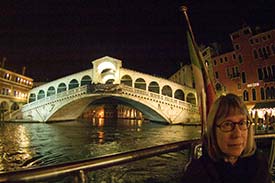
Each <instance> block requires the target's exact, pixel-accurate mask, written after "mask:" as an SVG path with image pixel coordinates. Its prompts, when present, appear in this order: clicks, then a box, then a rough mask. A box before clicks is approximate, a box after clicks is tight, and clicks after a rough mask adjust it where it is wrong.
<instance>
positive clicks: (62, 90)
mask: <svg viewBox="0 0 275 183" xmlns="http://www.w3.org/2000/svg"><path fill="white" fill-rule="evenodd" d="M66 90H67V86H66V84H65V83H63V82H62V83H60V84H59V85H58V87H57V93H61V92H64V91H66Z"/></svg>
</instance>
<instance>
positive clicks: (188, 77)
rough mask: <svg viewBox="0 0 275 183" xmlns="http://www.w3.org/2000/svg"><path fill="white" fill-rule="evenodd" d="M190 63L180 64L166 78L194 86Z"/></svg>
mask: <svg viewBox="0 0 275 183" xmlns="http://www.w3.org/2000/svg"><path fill="white" fill-rule="evenodd" d="M192 72H193V71H192V66H191V65H181V66H180V69H179V70H178V71H177V72H175V73H174V74H173V75H172V76H170V77H169V78H168V79H169V80H171V81H174V82H175V83H178V84H181V85H184V86H188V87H191V88H194V86H195V85H194V77H193V74H192Z"/></svg>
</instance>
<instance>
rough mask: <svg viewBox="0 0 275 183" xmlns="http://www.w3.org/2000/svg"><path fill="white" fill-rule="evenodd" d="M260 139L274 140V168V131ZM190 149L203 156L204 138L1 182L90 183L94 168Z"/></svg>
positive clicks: (273, 155)
mask: <svg viewBox="0 0 275 183" xmlns="http://www.w3.org/2000/svg"><path fill="white" fill-rule="evenodd" d="M255 138H256V140H257V139H271V140H272V144H271V148H270V153H269V168H270V171H272V168H273V163H274V159H275V133H272V134H257V135H255ZM184 149H188V150H189V158H193V156H195V157H194V158H198V157H199V156H200V155H201V152H200V151H201V150H202V148H201V140H200V139H193V140H187V141H180V142H174V143H169V144H163V145H158V146H153V147H148V148H144V149H138V150H133V151H128V152H123V153H117V154H112V155H106V156H101V157H97V158H92V159H86V160H80V161H75V162H68V163H63V164H57V165H49V166H44V167H38V168H31V169H26V170H19V171H14V172H5V173H0V183H1V182H37V181H43V180H44V181H45V180H48V179H54V178H61V177H64V176H66V175H68V176H74V182H82V183H86V182H88V180H87V173H89V172H90V171H96V170H100V169H102V168H108V167H112V166H115V165H122V164H125V163H129V162H133V161H138V160H142V159H145V158H149V157H153V156H157V155H161V154H166V153H170V152H176V151H180V150H184Z"/></svg>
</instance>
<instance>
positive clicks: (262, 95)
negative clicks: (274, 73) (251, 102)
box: [261, 88, 265, 100]
mask: <svg viewBox="0 0 275 183" xmlns="http://www.w3.org/2000/svg"><path fill="white" fill-rule="evenodd" d="M264 93H265V92H264V88H261V100H264V99H265V94H264Z"/></svg>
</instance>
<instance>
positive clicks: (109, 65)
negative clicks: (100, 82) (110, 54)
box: [97, 62, 116, 73]
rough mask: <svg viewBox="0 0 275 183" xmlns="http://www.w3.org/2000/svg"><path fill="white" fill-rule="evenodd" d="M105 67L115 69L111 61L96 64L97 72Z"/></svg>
mask: <svg viewBox="0 0 275 183" xmlns="http://www.w3.org/2000/svg"><path fill="white" fill-rule="evenodd" d="M105 69H112V70H116V67H115V66H114V64H112V63H111V62H102V63H101V64H99V65H98V67H97V70H98V72H99V73H101V72H102V71H103V70H105Z"/></svg>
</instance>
